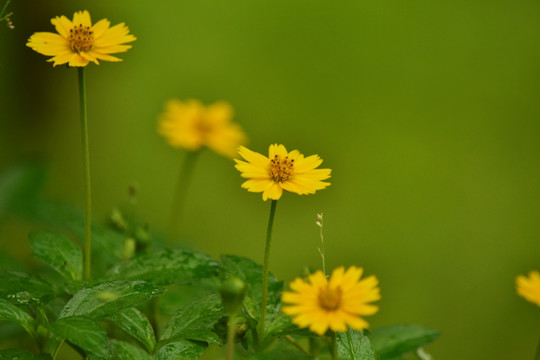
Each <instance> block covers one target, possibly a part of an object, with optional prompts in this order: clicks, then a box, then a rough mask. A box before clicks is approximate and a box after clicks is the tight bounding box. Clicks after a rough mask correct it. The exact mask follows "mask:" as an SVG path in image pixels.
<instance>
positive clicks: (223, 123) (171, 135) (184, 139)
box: [158, 99, 246, 158]
mask: <svg viewBox="0 0 540 360" xmlns="http://www.w3.org/2000/svg"><path fill="white" fill-rule="evenodd" d="M232 117H233V108H232V106H231V105H229V104H228V103H227V102H225V101H219V102H216V103H214V104H212V105H209V106H204V105H203V104H201V102H200V101H197V100H187V101H185V102H182V101H180V100H176V99H175V100H169V101H168V102H167V103H166V104H165V112H164V113H163V114H161V116H160V118H159V126H158V132H159V133H160V134H161V135H163V136H164V137H165V139H166V140H167V142H168V143H169V145H171V146H173V147H177V148H184V149H187V150H190V151H196V150H199V149H201V148H202V147H203V146H206V147H208V148H210V149H212V150H213V151H215V152H216V153H218V154H220V155H223V156H226V157H230V158H234V157H235V156H236V149H237V148H238V146H240V145H241V144H244V143H245V142H246V135H245V134H244V132H243V131H242V129H241V128H240V126H238V125H237V124H235V123H232V122H231V119H232Z"/></svg>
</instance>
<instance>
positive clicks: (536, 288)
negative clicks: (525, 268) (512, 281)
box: [516, 271, 540, 306]
mask: <svg viewBox="0 0 540 360" xmlns="http://www.w3.org/2000/svg"><path fill="white" fill-rule="evenodd" d="M516 291H517V293H518V295H519V296H521V297H523V298H524V299H525V300H527V301H530V302H532V303H533V304H536V305H538V306H540V273H538V271H531V272H529V277H525V276H523V275H519V276H518V277H517V278H516Z"/></svg>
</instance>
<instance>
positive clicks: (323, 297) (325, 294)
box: [319, 285, 341, 311]
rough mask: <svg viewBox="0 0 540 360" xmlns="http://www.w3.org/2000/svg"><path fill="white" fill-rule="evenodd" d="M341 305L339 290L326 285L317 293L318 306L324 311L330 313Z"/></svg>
mask: <svg viewBox="0 0 540 360" xmlns="http://www.w3.org/2000/svg"><path fill="white" fill-rule="evenodd" d="M340 304H341V288H339V287H337V288H334V289H333V288H330V287H329V286H328V285H326V287H325V288H322V289H321V290H320V291H319V305H320V307H322V308H323V309H325V310H328V311H332V310H336V309H337V308H339V305H340Z"/></svg>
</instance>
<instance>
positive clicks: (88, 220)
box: [78, 66, 92, 280]
mask: <svg viewBox="0 0 540 360" xmlns="http://www.w3.org/2000/svg"><path fill="white" fill-rule="evenodd" d="M84 69H85V67H84V66H83V67H79V71H78V72H79V99H80V101H79V104H80V107H81V134H82V147H83V167H84V179H85V188H86V206H85V211H84V218H85V231H84V278H85V279H86V280H88V279H90V276H91V272H92V270H91V264H92V193H91V189H90V151H89V146H88V118H87V115H86V81H85V78H84Z"/></svg>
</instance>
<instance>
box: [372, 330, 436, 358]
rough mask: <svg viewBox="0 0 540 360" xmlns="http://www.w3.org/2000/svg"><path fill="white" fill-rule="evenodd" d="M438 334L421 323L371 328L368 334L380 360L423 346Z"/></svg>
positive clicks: (395, 356)
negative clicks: (371, 330)
mask: <svg viewBox="0 0 540 360" xmlns="http://www.w3.org/2000/svg"><path fill="white" fill-rule="evenodd" d="M439 335H440V332H439V331H437V330H433V329H429V328H427V327H424V326H422V325H406V324H397V325H392V326H387V327H383V328H378V329H375V330H373V332H372V333H371V335H370V336H369V337H370V339H371V344H372V346H373V349H374V350H375V353H376V354H377V357H378V358H379V359H380V360H387V359H394V358H397V357H399V356H401V355H404V354H407V353H409V352H411V351H416V349H418V348H419V347H422V346H425V345H427V344H429V343H431V342H432V341H434V340H435V339H437V338H438V337H439Z"/></svg>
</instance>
